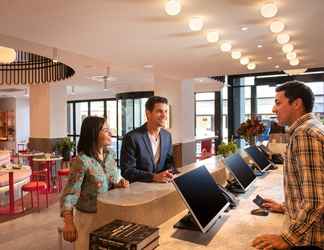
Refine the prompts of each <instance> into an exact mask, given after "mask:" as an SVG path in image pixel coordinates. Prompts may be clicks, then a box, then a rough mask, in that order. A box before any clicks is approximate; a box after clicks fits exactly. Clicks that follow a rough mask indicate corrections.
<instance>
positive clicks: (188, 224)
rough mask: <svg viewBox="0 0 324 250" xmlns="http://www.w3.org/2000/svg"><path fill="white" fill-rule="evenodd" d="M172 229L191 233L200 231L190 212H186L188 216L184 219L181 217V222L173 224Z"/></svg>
mask: <svg viewBox="0 0 324 250" xmlns="http://www.w3.org/2000/svg"><path fill="white" fill-rule="evenodd" d="M173 227H174V228H179V229H187V230H192V231H201V230H200V228H199V226H198V225H197V223H196V221H195V219H194V217H193V216H192V214H191V213H190V212H188V214H186V215H185V216H184V217H182V219H181V220H179V221H178V222H177V223H176V224H174V225H173Z"/></svg>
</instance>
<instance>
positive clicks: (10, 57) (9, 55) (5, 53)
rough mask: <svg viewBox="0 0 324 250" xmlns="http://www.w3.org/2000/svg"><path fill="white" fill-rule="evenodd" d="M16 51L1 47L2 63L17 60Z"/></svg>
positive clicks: (0, 58)
mask: <svg viewBox="0 0 324 250" xmlns="http://www.w3.org/2000/svg"><path fill="white" fill-rule="evenodd" d="M16 56H17V54H16V51H15V50H14V49H11V48H7V47H0V63H12V62H14V61H15V60H16Z"/></svg>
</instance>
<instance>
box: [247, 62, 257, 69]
mask: <svg viewBox="0 0 324 250" xmlns="http://www.w3.org/2000/svg"><path fill="white" fill-rule="evenodd" d="M247 68H248V70H254V69H255V68H256V64H255V63H254V62H250V63H249V64H248V65H247Z"/></svg>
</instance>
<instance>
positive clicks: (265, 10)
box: [260, 3, 278, 18]
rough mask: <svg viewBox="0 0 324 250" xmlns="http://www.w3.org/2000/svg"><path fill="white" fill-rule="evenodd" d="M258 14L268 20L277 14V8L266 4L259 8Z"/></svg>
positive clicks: (271, 4)
mask: <svg viewBox="0 0 324 250" xmlns="http://www.w3.org/2000/svg"><path fill="white" fill-rule="evenodd" d="M260 12H261V15H262V16H263V17H266V18H270V17H274V16H275V15H276V14H277V12H278V8H277V6H276V5H275V4H274V3H268V4H265V5H263V6H262V7H261V10H260Z"/></svg>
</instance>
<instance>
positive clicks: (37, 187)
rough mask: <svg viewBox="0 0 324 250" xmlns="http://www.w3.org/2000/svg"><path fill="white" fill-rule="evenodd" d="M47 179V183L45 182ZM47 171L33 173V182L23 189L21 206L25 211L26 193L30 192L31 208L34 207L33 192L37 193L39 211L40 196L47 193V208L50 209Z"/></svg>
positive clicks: (25, 185)
mask: <svg viewBox="0 0 324 250" xmlns="http://www.w3.org/2000/svg"><path fill="white" fill-rule="evenodd" d="M43 179H45V181H43ZM46 179H47V169H44V170H39V171H33V172H32V175H31V181H30V182H28V183H27V184H24V185H23V186H22V187H21V205H22V209H23V211H24V196H23V194H24V192H30V197H31V206H32V208H33V207H34V201H33V192H36V193H37V208H38V209H39V194H40V193H41V192H45V195H46V207H48V185H47V181H46Z"/></svg>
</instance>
